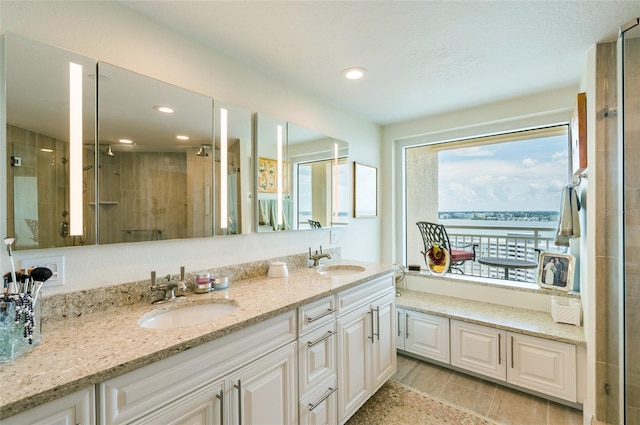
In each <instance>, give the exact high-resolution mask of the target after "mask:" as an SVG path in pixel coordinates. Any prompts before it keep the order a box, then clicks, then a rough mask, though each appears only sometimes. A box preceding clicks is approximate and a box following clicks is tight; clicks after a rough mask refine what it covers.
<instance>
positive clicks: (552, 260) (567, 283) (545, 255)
mask: <svg viewBox="0 0 640 425" xmlns="http://www.w3.org/2000/svg"><path fill="white" fill-rule="evenodd" d="M574 263H575V257H574V256H573V255H571V254H564V253H561V252H550V251H545V252H542V253H540V260H539V261H538V285H540V286H541V287H542V288H548V289H557V290H560V291H565V292H569V291H571V290H573V274H574V270H573V268H574Z"/></svg>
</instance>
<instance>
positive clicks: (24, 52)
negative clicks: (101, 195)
mask: <svg viewBox="0 0 640 425" xmlns="http://www.w3.org/2000/svg"><path fill="white" fill-rule="evenodd" d="M5 59H6V60H5V62H6V74H5V76H6V82H5V84H6V117H7V128H6V132H7V137H6V141H7V157H8V158H9V159H10V160H11V161H10V166H9V167H8V169H7V220H8V223H7V229H8V234H9V235H10V236H12V237H15V245H14V247H15V249H17V250H20V249H40V248H52V247H63V246H74V245H85V244H94V243H95V240H96V235H95V216H94V214H93V211H92V210H91V208H89V202H92V201H93V200H94V199H95V190H94V187H95V183H94V173H93V168H94V146H95V126H94V121H95V120H94V118H95V73H96V61H95V60H94V59H91V58H87V57H84V56H81V55H78V54H75V53H73V52H69V51H67V50H64V49H60V48H57V47H54V46H50V45H48V44H45V43H41V42H38V41H35V40H31V39H28V38H25V37H22V36H19V35H17V34H13V33H6V34H5ZM70 182H74V183H75V184H74V185H70Z"/></svg>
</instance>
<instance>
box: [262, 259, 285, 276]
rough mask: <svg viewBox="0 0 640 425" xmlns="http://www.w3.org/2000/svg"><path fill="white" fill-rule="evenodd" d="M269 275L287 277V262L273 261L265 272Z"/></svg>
mask: <svg viewBox="0 0 640 425" xmlns="http://www.w3.org/2000/svg"><path fill="white" fill-rule="evenodd" d="M267 276H269V277H287V276H289V270H288V269H287V263H285V262H284V261H274V262H272V263H271V264H270V265H269V271H268V272H267Z"/></svg>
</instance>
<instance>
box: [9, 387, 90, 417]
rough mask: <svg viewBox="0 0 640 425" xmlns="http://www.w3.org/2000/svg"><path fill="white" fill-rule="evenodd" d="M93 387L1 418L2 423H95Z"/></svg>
mask: <svg viewBox="0 0 640 425" xmlns="http://www.w3.org/2000/svg"><path fill="white" fill-rule="evenodd" d="M95 405H96V403H95V390H94V388H93V387H91V388H87V389H85V390H82V391H77V392H75V393H72V394H69V395H66V396H64V397H61V398H59V399H57V400H54V401H50V402H49V403H45V404H43V405H41V406H38V407H34V408H33V409H30V410H27V411H26V412H22V413H18V414H17V415H14V416H11V417H9V418H6V419H3V420H2V421H1V423H2V425H25V424H29V425H73V424H82V425H85V424H86V425H95V423H96V411H95Z"/></svg>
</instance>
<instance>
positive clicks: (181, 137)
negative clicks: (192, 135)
mask: <svg viewBox="0 0 640 425" xmlns="http://www.w3.org/2000/svg"><path fill="white" fill-rule="evenodd" d="M176 139H178V140H189V136H185V135H182V134H178V135H177V136H176Z"/></svg>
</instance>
